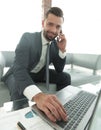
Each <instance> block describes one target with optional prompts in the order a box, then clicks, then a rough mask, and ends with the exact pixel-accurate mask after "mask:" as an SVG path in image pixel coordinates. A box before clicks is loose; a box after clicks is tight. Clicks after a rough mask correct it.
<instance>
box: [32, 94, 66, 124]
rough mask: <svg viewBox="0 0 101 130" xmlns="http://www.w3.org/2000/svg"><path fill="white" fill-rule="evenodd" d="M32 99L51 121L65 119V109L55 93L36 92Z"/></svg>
mask: <svg viewBox="0 0 101 130" xmlns="http://www.w3.org/2000/svg"><path fill="white" fill-rule="evenodd" d="M32 100H33V101H34V102H36V105H37V107H38V108H39V109H40V110H41V111H43V112H44V113H45V114H46V116H47V117H48V118H49V119H50V120H51V121H53V122H56V121H60V120H63V121H67V114H66V111H65V109H64V107H63V106H62V104H61V103H60V102H59V100H58V98H57V97H56V96H55V95H53V94H44V93H38V94H36V95H35V96H34V97H33V98H32Z"/></svg>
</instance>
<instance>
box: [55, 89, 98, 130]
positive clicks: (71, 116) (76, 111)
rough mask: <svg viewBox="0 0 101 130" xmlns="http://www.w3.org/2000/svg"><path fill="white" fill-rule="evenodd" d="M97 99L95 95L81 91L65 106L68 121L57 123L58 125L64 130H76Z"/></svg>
mask: <svg viewBox="0 0 101 130" xmlns="http://www.w3.org/2000/svg"><path fill="white" fill-rule="evenodd" d="M95 98H96V96H95V95H94V94H91V93H88V92H85V91H80V92H79V93H78V94H77V95H76V96H75V97H73V98H72V99H71V100H69V101H68V102H67V103H66V104H65V105H64V108H65V109H66V111H67V115H68V121H67V122H64V121H57V124H58V125H59V126H60V127H62V128H64V130H75V129H76V127H77V126H78V124H79V123H80V121H81V120H82V118H83V116H84V115H85V113H86V112H87V110H88V109H89V107H90V106H91V104H92V102H93V101H94V99H95Z"/></svg>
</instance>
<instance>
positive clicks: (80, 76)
mask: <svg viewBox="0 0 101 130" xmlns="http://www.w3.org/2000/svg"><path fill="white" fill-rule="evenodd" d="M14 56H15V53H14V52H13V51H1V52H0V81H1V77H2V76H3V74H4V73H5V69H7V68H9V67H10V66H11V65H12V64H13V60H14ZM50 67H51V68H53V66H52V65H51V66H50ZM53 69H54V68H53ZM100 70H101V55H96V54H77V53H67V55H66V65H65V68H64V71H65V72H68V73H70V75H71V85H73V86H79V85H82V84H86V83H92V84H96V83H98V82H99V81H100V80H101V74H100V73H99V72H100ZM38 87H39V88H40V89H41V90H42V91H44V92H49V91H47V89H46V88H45V85H44V84H41V83H40V84H38ZM55 88H56V86H55V85H54V84H50V90H51V91H50V92H54V90H55ZM6 101H10V95H9V90H8V88H7V86H5V84H4V83H3V82H0V106H1V105H2V104H3V102H6Z"/></svg>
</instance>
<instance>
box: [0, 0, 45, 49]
mask: <svg viewBox="0 0 101 130" xmlns="http://www.w3.org/2000/svg"><path fill="white" fill-rule="evenodd" d="M41 12H42V11H41V2H40V0H0V50H14V49H15V47H16V45H17V44H18V42H19V40H20V37H21V35H22V34H23V33H24V32H27V31H28V32H35V31H39V30H40V29H41Z"/></svg>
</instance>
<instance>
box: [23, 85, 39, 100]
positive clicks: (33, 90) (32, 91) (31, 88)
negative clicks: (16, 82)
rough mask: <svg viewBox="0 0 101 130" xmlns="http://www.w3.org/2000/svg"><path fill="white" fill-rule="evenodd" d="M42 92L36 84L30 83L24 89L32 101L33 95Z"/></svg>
mask: <svg viewBox="0 0 101 130" xmlns="http://www.w3.org/2000/svg"><path fill="white" fill-rule="evenodd" d="M40 92H41V90H40V89H39V88H38V87H37V86H36V85H30V86H28V87H27V88H25V89H24V92H23V94H24V95H25V96H26V97H27V98H28V99H29V100H30V101H31V100H32V98H33V96H35V95H36V94H38V93H40Z"/></svg>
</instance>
